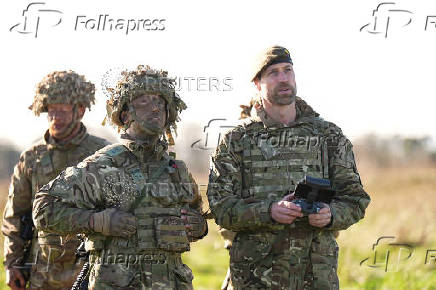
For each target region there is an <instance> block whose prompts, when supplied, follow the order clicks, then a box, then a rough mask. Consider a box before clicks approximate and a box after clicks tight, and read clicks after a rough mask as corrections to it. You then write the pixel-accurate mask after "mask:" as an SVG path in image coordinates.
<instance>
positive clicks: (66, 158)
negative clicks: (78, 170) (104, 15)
mask: <svg viewBox="0 0 436 290" xmlns="http://www.w3.org/2000/svg"><path fill="white" fill-rule="evenodd" d="M94 90H95V89H94V84H92V83H90V82H87V81H86V80H85V78H84V77H83V76H81V75H78V74H77V73H75V72H73V71H56V72H53V73H51V74H49V75H47V76H46V77H45V78H44V79H43V80H42V81H41V82H40V83H39V84H38V86H37V89H36V95H35V98H34V101H33V104H32V105H31V106H30V109H31V110H33V112H34V113H35V115H36V116H39V115H40V114H41V113H47V119H48V125H49V128H48V130H47V131H46V133H45V134H44V137H43V139H42V140H41V141H39V142H37V143H36V144H35V145H33V146H31V147H30V148H29V149H28V150H25V151H24V152H23V153H22V154H21V156H20V160H19V162H18V164H17V165H16V166H15V169H14V173H13V175H12V179H11V184H10V188H9V197H8V201H7V203H6V207H5V211H4V216H3V226H2V232H3V235H4V236H5V240H4V257H5V261H4V265H5V268H6V283H7V285H9V286H10V287H11V288H12V289H25V288H26V281H27V280H28V279H29V278H30V285H29V287H30V289H65V288H69V287H71V285H72V283H73V282H74V280H75V276H77V274H78V273H79V271H80V268H81V265H76V264H75V259H76V256H75V249H76V248H77V246H78V245H79V241H78V239H76V237H75V236H74V235H73V236H67V234H65V235H57V234H48V233H46V232H44V231H38V232H37V231H33V237H32V228H33V223H32V218H31V211H32V202H33V198H34V196H35V193H36V192H37V191H38V190H39V189H40V187H41V186H43V185H44V184H47V183H48V182H49V181H50V180H52V179H53V178H55V177H56V176H57V175H58V174H59V173H60V172H61V171H62V170H64V169H65V168H67V167H68V166H73V165H76V164H77V163H78V162H79V161H82V160H83V159H84V158H86V157H88V156H89V155H92V154H93V153H94V152H95V151H97V150H98V149H101V148H103V147H104V146H106V145H108V143H107V142H106V141H105V140H104V139H101V138H98V137H95V136H92V135H89V134H88V133H87V132H86V128H85V126H84V125H83V124H82V123H81V119H82V117H83V115H84V113H85V110H86V108H88V109H90V108H91V105H92V104H94ZM26 263H27V265H30V264H32V268H31V269H30V277H29V268H27V267H26V265H25V264H26ZM28 267H30V266H28Z"/></svg>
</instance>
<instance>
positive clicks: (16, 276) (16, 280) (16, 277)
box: [6, 267, 26, 290]
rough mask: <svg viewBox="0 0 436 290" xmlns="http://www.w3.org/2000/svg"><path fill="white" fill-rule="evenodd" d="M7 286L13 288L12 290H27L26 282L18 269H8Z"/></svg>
mask: <svg viewBox="0 0 436 290" xmlns="http://www.w3.org/2000/svg"><path fill="white" fill-rule="evenodd" d="M6 284H7V285H8V286H9V287H11V289H12V290H24V289H26V280H24V276H23V274H22V273H21V271H20V269H17V268H12V267H11V268H6Z"/></svg>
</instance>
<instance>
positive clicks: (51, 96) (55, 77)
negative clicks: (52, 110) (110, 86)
mask: <svg viewBox="0 0 436 290" xmlns="http://www.w3.org/2000/svg"><path fill="white" fill-rule="evenodd" d="M94 103H95V86H94V84H93V83H91V82H88V81H86V80H85V77H84V76H83V75H79V74H77V73H76V72H74V71H72V70H69V71H55V72H52V73H50V74H48V75H47V76H46V77H44V79H43V80H42V81H41V82H40V83H39V84H38V85H37V87H36V94H35V97H34V99H33V104H32V105H30V106H29V109H30V110H32V111H33V113H34V114H35V115H36V116H39V114H41V113H46V112H47V110H48V108H47V105H50V104H70V105H81V106H84V107H86V108H88V109H91V105H93V104H94Z"/></svg>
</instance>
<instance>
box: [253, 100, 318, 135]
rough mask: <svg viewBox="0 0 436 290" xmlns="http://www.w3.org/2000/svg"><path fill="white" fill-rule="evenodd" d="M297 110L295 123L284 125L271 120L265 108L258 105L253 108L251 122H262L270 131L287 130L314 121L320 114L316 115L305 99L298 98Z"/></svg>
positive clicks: (296, 102)
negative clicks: (310, 120) (309, 120)
mask: <svg viewBox="0 0 436 290" xmlns="http://www.w3.org/2000/svg"><path fill="white" fill-rule="evenodd" d="M295 109H296V118H295V121H293V122H291V123H289V124H283V123H280V122H277V121H275V120H274V119H273V118H271V117H270V116H269V115H268V113H267V112H266V111H265V109H264V107H263V106H262V105H261V104H260V103H257V105H256V104H255V105H254V106H253V109H252V112H251V117H250V118H251V120H252V122H261V123H263V125H264V127H265V128H270V129H278V128H286V127H293V126H294V125H296V124H299V123H302V122H306V121H307V120H308V119H312V118H313V117H318V116H319V114H318V113H316V112H315V111H314V110H313V109H312V107H311V106H309V105H308V104H307V103H306V102H305V101H304V100H303V99H301V98H299V97H297V98H296V100H295Z"/></svg>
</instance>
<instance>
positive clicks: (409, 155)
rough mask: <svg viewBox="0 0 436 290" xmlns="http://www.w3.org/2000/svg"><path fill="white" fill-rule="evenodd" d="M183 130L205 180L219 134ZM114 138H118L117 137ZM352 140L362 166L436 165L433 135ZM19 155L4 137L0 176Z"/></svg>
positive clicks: (185, 156)
mask: <svg viewBox="0 0 436 290" xmlns="http://www.w3.org/2000/svg"><path fill="white" fill-rule="evenodd" d="M181 131H183V132H184V134H180V135H179V136H178V138H177V139H176V147H175V151H176V152H177V158H178V159H182V160H184V161H185V162H186V163H187V164H188V166H189V168H190V170H191V172H192V173H193V174H194V176H195V177H196V178H199V179H200V180H199V181H201V182H205V181H206V180H207V176H208V173H209V158H210V155H211V154H213V152H214V149H215V146H216V144H217V141H218V140H215V139H216V136H214V140H213V142H210V144H208V146H207V148H205V146H203V145H204V141H205V134H204V130H203V128H202V127H200V126H199V125H197V124H187V125H185V126H184V128H183V130H181ZM97 135H98V134H97ZM105 137H106V138H107V137H108V136H105ZM108 139H112V138H108ZM199 140H200V141H199ZM110 141H112V142H116V140H115V139H112V140H110ZM352 141H353V144H354V153H355V155H356V159H357V162H358V166H359V167H360V166H369V167H378V168H391V167H402V166H414V167H417V166H418V167H419V166H432V165H436V141H435V140H433V139H432V138H431V137H429V136H423V137H404V136H400V135H394V136H380V135H377V134H367V135H363V136H361V137H358V138H356V139H355V140H352ZM196 142H197V143H196ZM19 156H20V151H19V150H18V149H17V148H16V147H15V146H13V145H12V144H10V143H8V142H5V141H0V180H5V179H9V177H10V176H11V174H12V172H13V167H14V165H15V164H16V163H17V162H18V158H19Z"/></svg>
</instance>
